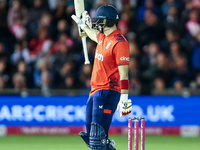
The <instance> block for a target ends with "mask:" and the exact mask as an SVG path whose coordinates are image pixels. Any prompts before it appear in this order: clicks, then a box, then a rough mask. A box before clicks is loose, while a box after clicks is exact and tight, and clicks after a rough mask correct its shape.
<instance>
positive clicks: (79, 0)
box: [74, 0, 90, 65]
mask: <svg viewBox="0 0 200 150" xmlns="http://www.w3.org/2000/svg"><path fill="white" fill-rule="evenodd" d="M74 7H75V13H76V16H77V17H79V18H80V17H81V14H82V12H84V11H85V6H84V0H74ZM78 31H79V35H80V37H81V40H82V44H83V53H84V57H85V65H86V64H90V61H89V58H88V51H87V44H86V37H87V34H86V33H85V32H83V31H81V28H80V27H78Z"/></svg>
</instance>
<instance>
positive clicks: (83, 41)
mask: <svg viewBox="0 0 200 150" xmlns="http://www.w3.org/2000/svg"><path fill="white" fill-rule="evenodd" d="M81 39H82V43H83V53H84V57H85V65H87V64H90V61H89V58H88V51H87V45H86V36H82V37H81Z"/></svg>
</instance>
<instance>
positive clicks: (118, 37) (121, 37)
mask: <svg viewBox="0 0 200 150" xmlns="http://www.w3.org/2000/svg"><path fill="white" fill-rule="evenodd" d="M114 37H115V39H116V40H117V41H125V39H124V37H123V36H122V35H121V34H115V35H114Z"/></svg>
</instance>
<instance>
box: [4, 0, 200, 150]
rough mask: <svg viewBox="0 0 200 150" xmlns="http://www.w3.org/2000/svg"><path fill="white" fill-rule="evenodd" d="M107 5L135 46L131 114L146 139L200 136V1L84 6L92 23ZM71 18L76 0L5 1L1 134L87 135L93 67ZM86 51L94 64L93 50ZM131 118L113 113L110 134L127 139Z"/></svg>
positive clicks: (117, 0) (130, 0)
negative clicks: (143, 127) (84, 132)
mask: <svg viewBox="0 0 200 150" xmlns="http://www.w3.org/2000/svg"><path fill="white" fill-rule="evenodd" d="M105 4H112V5H114V6H115V7H116V8H117V10H118V11H119V13H120V21H119V23H118V28H120V29H121V30H122V32H123V34H124V35H125V37H126V38H127V40H128V42H129V46H130V55H131V57H130V67H129V68H130V69H129V81H130V91H129V93H130V98H131V99H132V100H133V108H134V109H133V113H132V114H131V115H130V116H143V117H145V118H146V124H147V128H146V133H147V135H149V136H150V135H178V136H179V135H181V136H184V137H191V136H192V137H197V136H199V135H200V119H199V114H200V112H199V109H198V108H199V107H200V101H199V100H200V96H198V95H199V92H200V90H199V89H200V23H199V21H200V20H199V8H200V0H95V1H91V0H90V1H89V0H85V8H86V10H87V11H88V12H89V13H90V15H91V17H93V16H94V15H95V10H96V9H97V8H98V7H99V6H100V5H105ZM72 14H74V6H73V1H72V0H0V135H2V136H4V135H16V134H17V135H38V134H39V135H52V134H53V135H55V134H59V135H63V134H64V135H70V137H73V136H71V135H72V134H75V135H77V133H78V132H79V131H81V130H84V108H85V104H86V100H87V95H88V93H89V91H90V76H91V70H92V64H91V65H83V64H84V57H83V53H82V44H81V40H80V37H79V35H78V30H77V26H76V24H75V23H74V22H72V19H71V15H72ZM87 46H88V53H89V58H90V61H91V62H92V63H93V61H94V52H95V46H96V44H95V43H94V42H92V41H91V40H89V39H88V40H87ZM128 117H129V116H128ZM128 117H124V118H120V117H119V114H118V113H116V114H115V116H114V119H113V122H112V127H111V131H110V133H111V134H112V135H115V134H117V135H119V134H120V135H121V137H122V138H123V139H124V138H126V136H123V135H126V134H127V119H128ZM8 137H11V136H8ZM55 137H56V138H58V139H59V138H61V137H57V136H55ZM119 137H120V136H119ZM11 138H12V137H11ZM21 138H23V136H22V137H21ZM32 138H33V137H32ZM38 138H41V137H38ZM115 138H116V137H115ZM147 138H148V137H147ZM1 140H2V141H5V142H6V140H7V139H1ZM15 140H16V139H15ZM23 140H24V139H23ZM54 140H55V139H54ZM156 140H159V139H156ZM156 140H155V141H154V142H156ZM187 140H188V139H187ZM8 141H9V139H8V140H7V142H8ZM149 141H150V139H149ZM188 141H191V140H188ZM193 141H195V140H193ZM126 142H127V140H125V142H124V143H125V144H126V145H127V143H126ZM147 142H148V141H147ZM162 142H163V141H162ZM2 143H3V142H2ZM2 143H1V145H2ZM44 143H45V142H44ZM80 143H81V142H80ZM124 143H123V144H124ZM177 143H179V142H177ZM123 144H122V145H123ZM179 144H180V143H179ZM8 145H9V144H8ZM8 145H7V146H8ZM82 145H83V143H82ZM194 145H197V143H194ZM4 146H5V145H4ZM65 146H66V145H65ZM149 146H150V142H149ZM154 146H155V145H153V146H152V147H154ZM198 146H199V145H198ZM0 147H1V146H0ZM199 147H200V146H199ZM3 148H5V149H7V148H6V146H5V147H2V149H3ZM20 149H21V148H20ZM43 149H45V148H43ZM50 149H51V148H50ZM159 149H160V148H159Z"/></svg>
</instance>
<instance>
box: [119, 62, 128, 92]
mask: <svg viewBox="0 0 200 150" xmlns="http://www.w3.org/2000/svg"><path fill="white" fill-rule="evenodd" d="M118 70H119V75H120V81H122V80H127V81H128V65H120V66H118ZM121 94H128V89H121Z"/></svg>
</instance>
